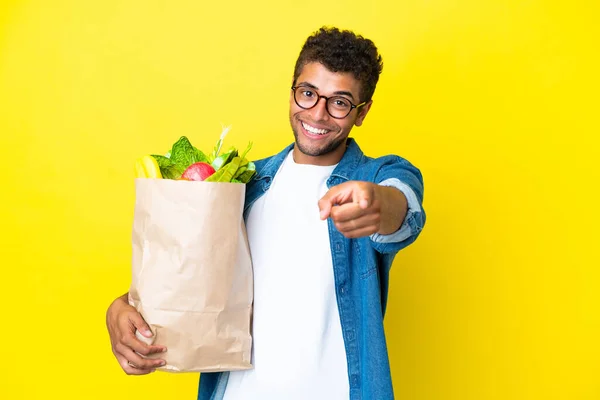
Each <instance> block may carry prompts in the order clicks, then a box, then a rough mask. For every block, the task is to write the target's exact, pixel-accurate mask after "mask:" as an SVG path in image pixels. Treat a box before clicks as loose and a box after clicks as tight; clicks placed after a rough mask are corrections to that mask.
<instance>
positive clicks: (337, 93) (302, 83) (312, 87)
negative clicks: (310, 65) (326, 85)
mask: <svg viewBox="0 0 600 400" xmlns="http://www.w3.org/2000/svg"><path fill="white" fill-rule="evenodd" d="M297 86H306V87H309V88H311V89H315V90H319V88H318V87H316V86H315V85H313V84H311V83H308V82H300V83H298V85H297ZM333 94H334V95H337V96H348V97H350V98H351V99H352V100H354V96H352V93H350V92H348V91H346V90H338V91H337V92H333Z"/></svg>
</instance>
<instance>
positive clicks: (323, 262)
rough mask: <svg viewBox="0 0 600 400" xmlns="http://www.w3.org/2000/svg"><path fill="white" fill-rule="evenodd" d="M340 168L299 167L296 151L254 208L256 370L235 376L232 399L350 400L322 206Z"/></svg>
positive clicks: (230, 383) (229, 392)
mask: <svg viewBox="0 0 600 400" xmlns="http://www.w3.org/2000/svg"><path fill="white" fill-rule="evenodd" d="M334 168H335V165H332V166H325V167H321V166H315V165H305V164H296V163H295V162H294V159H293V156H292V152H290V153H289V154H288V156H287V158H286V159H285V161H284V163H283V164H282V166H281V168H280V169H279V171H278V172H277V174H276V175H275V178H274V179H273V182H272V183H271V186H270V188H269V190H268V191H267V192H266V193H265V194H264V195H263V196H262V197H260V198H259V199H258V200H256V202H255V203H254V204H253V206H252V208H251V210H250V214H249V215H248V219H247V225H246V226H247V230H248V241H249V243H250V251H251V254H252V264H253V268H254V314H253V315H254V319H253V332H252V334H253V351H252V362H253V365H254V368H253V369H251V370H247V371H235V372H231V373H230V375H229V381H228V384H227V390H226V392H225V397H224V399H225V400H307V399H309V400H347V399H348V398H349V384H348V370H347V363H346V351H345V348H344V341H343V337H342V328H341V324H340V318H339V313H338V306H337V300H336V295H335V285H334V277H333V265H332V260H331V248H330V243H329V233H328V227H327V221H321V220H320V218H319V206H318V201H319V199H320V198H321V197H323V195H324V194H325V193H326V192H327V190H328V189H327V184H326V181H327V179H328V178H329V176H330V175H331V172H333V170H334Z"/></svg>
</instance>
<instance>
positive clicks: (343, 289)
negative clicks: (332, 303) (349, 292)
mask: <svg viewBox="0 0 600 400" xmlns="http://www.w3.org/2000/svg"><path fill="white" fill-rule="evenodd" d="M345 291H346V289H345V288H344V287H343V286H340V293H341V294H344V292H345Z"/></svg>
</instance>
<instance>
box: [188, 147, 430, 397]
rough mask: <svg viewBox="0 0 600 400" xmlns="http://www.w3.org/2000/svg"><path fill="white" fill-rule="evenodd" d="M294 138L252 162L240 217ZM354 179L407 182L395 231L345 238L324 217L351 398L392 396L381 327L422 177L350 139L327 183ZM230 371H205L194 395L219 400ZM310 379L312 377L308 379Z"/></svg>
mask: <svg viewBox="0 0 600 400" xmlns="http://www.w3.org/2000/svg"><path fill="white" fill-rule="evenodd" d="M292 148H293V144H292V145H290V146H288V147H287V148H286V149H284V150H283V151H282V152H281V153H279V154H277V155H275V156H273V157H269V158H266V159H263V160H260V161H257V162H256V171H257V174H256V175H255V178H254V179H253V180H252V181H251V182H250V183H249V184H248V185H247V187H246V204H245V207H244V218H246V217H247V215H248V211H249V210H250V207H251V206H252V204H253V203H254V202H255V201H256V200H257V199H258V198H259V197H260V196H262V195H263V194H264V193H265V192H266V191H267V190H268V189H269V186H270V184H271V182H272V181H273V178H274V176H275V174H276V173H277V171H278V170H279V167H280V166H281V164H282V163H283V161H284V159H285V157H286V155H287V154H288V153H289V151H290V150H291V149H292ZM350 180H358V181H368V182H374V183H378V184H390V185H391V186H395V187H399V188H402V187H405V188H407V189H409V190H407V191H404V193H405V195H407V199H408V203H409V210H408V214H407V215H406V218H405V220H404V222H403V224H402V226H401V228H400V229H399V231H398V232H396V233H394V234H392V235H387V236H382V235H378V234H375V235H372V236H370V237H363V238H359V239H347V238H346V237H344V236H343V235H342V234H341V233H340V232H338V231H337V229H336V228H335V226H334V224H333V222H332V221H331V219H330V220H329V221H328V226H329V239H330V243H331V255H332V258H333V273H334V280H335V291H336V297H337V303H338V309H339V314H340V321H341V325H342V333H343V336H344V344H345V347H346V358H347V361H348V378H349V385H350V400H387V399H393V398H394V393H393V388H392V377H391V373H390V366H389V359H388V353H387V346H386V341H385V333H384V327H383V317H384V314H385V308H386V302H387V294H388V286H389V271H390V267H391V265H392V261H393V259H394V256H395V255H396V253H397V252H398V251H399V250H401V249H402V248H404V247H406V246H408V245H409V244H411V243H412V242H414V241H415V239H416V238H417V236H418V235H419V233H420V232H421V230H422V229H423V226H424V224H425V212H424V210H423V208H422V202H423V179H422V176H421V173H420V172H419V170H418V169H417V168H415V167H414V166H413V165H411V164H410V163H409V162H408V161H406V160H405V159H403V158H401V157H398V156H384V157H380V158H376V159H373V158H370V157H367V156H365V155H364V154H363V152H362V151H361V150H360V148H359V147H358V145H357V144H356V142H355V141H354V140H353V139H348V142H347V149H346V152H345V153H344V156H343V157H342V159H341V161H340V162H339V164H338V166H337V167H336V168H335V170H334V171H333V173H332V174H331V176H330V178H329V180H328V181H327V185H328V187H330V188H331V187H332V186H335V185H338V184H340V183H343V182H346V181H350ZM228 378H229V373H228V372H219V373H203V374H202V375H201V379H200V385H199V389H198V400H222V398H223V395H224V393H225V388H226V386H227V380H228ZM306 384H307V385H310V382H306Z"/></svg>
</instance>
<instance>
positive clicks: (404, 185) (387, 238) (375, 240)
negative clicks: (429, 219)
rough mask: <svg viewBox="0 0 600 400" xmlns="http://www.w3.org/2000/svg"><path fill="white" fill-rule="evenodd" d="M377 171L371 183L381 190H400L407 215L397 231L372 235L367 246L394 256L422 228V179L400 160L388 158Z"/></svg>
mask: <svg viewBox="0 0 600 400" xmlns="http://www.w3.org/2000/svg"><path fill="white" fill-rule="evenodd" d="M391 160H393V161H391V162H388V163H386V164H384V165H383V166H382V168H380V169H379V171H378V173H377V176H376V178H375V182H376V183H378V184H379V185H382V186H392V187H395V188H396V189H398V190H400V191H401V192H402V193H403V194H404V196H405V197H406V200H407V202H408V212H407V214H406V217H405V218H404V221H403V222H402V225H401V226H400V229H398V230H397V231H396V232H394V233H392V234H389V235H381V234H379V233H375V234H373V235H371V243H372V245H373V247H374V248H375V250H377V251H378V252H380V253H384V254H387V253H396V252H398V251H400V250H402V249H403V248H405V247H406V246H408V245H410V244H411V243H413V242H414V241H415V240H416V239H417V237H418V236H419V234H420V233H421V231H422V230H423V226H424V225H425V211H424V209H423V178H422V175H421V173H420V171H419V170H418V169H417V168H415V167H414V166H413V165H412V164H410V163H409V162H408V161H406V160H404V159H402V158H400V157H391Z"/></svg>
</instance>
